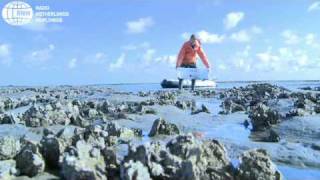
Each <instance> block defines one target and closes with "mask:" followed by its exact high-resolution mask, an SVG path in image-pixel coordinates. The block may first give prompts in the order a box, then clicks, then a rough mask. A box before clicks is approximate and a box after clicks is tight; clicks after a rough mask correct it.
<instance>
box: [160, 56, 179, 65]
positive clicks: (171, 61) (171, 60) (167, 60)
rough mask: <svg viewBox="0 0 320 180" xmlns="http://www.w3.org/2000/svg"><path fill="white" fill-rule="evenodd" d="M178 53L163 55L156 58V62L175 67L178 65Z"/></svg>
mask: <svg viewBox="0 0 320 180" xmlns="http://www.w3.org/2000/svg"><path fill="white" fill-rule="evenodd" d="M176 60H177V56H176V55H163V56H159V57H157V58H155V62H157V63H162V64H164V65H168V66H169V67H175V66H176Z"/></svg>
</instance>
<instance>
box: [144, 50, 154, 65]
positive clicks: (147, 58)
mask: <svg viewBox="0 0 320 180" xmlns="http://www.w3.org/2000/svg"><path fill="white" fill-rule="evenodd" d="M155 52H156V50H155V49H147V50H146V52H145V53H144V54H143V60H144V61H145V62H146V63H149V62H150V61H152V59H153V57H154V54H155Z"/></svg>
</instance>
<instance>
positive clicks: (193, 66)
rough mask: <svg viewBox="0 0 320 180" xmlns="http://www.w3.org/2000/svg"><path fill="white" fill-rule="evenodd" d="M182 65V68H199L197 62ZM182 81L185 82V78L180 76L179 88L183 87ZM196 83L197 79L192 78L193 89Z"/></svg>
mask: <svg viewBox="0 0 320 180" xmlns="http://www.w3.org/2000/svg"><path fill="white" fill-rule="evenodd" d="M180 67H182V68H197V66H196V64H182V65H181V66H180ZM182 83H183V79H180V78H179V89H180V90H181V89H182ZM195 84H196V80H195V79H192V80H191V89H192V91H193V90H194V86H195Z"/></svg>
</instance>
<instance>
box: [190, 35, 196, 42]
mask: <svg viewBox="0 0 320 180" xmlns="http://www.w3.org/2000/svg"><path fill="white" fill-rule="evenodd" d="M196 40H197V38H196V35H194V34H192V35H191V36H190V41H191V42H192V43H194V42H196Z"/></svg>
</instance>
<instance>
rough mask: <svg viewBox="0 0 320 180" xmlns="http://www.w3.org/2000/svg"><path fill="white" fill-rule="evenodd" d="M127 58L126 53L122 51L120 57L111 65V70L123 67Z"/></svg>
mask: <svg viewBox="0 0 320 180" xmlns="http://www.w3.org/2000/svg"><path fill="white" fill-rule="evenodd" d="M125 58H126V54H124V53H122V54H121V55H120V57H119V58H118V59H117V61H115V62H113V63H111V64H110V65H109V70H110V71H112V70H115V69H119V68H121V67H122V65H123V63H124V60H125Z"/></svg>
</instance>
